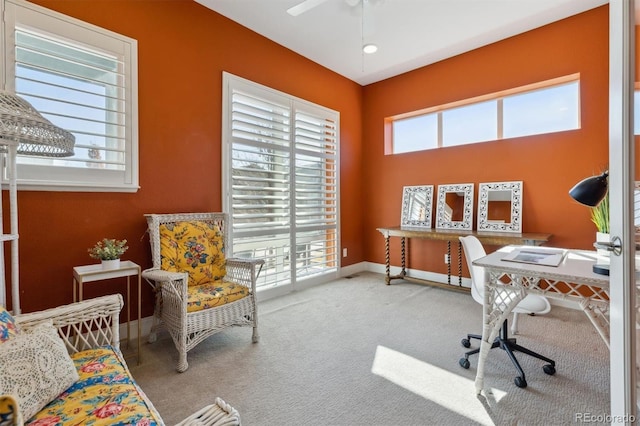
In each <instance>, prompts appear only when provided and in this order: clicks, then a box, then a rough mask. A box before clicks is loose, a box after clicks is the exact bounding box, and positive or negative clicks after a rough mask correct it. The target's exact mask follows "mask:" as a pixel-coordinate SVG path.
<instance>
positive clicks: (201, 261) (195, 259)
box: [160, 221, 226, 286]
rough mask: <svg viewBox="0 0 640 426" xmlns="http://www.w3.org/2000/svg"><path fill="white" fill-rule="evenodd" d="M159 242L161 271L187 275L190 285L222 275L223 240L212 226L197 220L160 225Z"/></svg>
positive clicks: (211, 280) (215, 278)
mask: <svg viewBox="0 0 640 426" xmlns="http://www.w3.org/2000/svg"><path fill="white" fill-rule="evenodd" d="M160 241H161V244H160V259H161V267H162V269H163V270H165V271H171V272H187V273H188V274H189V285H190V286H193V285H202V284H207V283H211V282H213V281H216V280H220V279H222V278H223V277H224V276H225V275H226V267H225V262H226V260H225V256H224V239H223V236H222V233H221V232H220V229H219V228H218V227H217V226H216V225H213V224H208V223H205V222H199V221H193V222H175V223H172V224H166V225H165V224H163V225H160Z"/></svg>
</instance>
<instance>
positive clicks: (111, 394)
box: [27, 347, 163, 426]
mask: <svg viewBox="0 0 640 426" xmlns="http://www.w3.org/2000/svg"><path fill="white" fill-rule="evenodd" d="M71 357H72V358H73V362H74V364H75V366H76V368H77V370H78V375H79V376H80V378H79V380H78V381H77V382H76V383H74V384H73V385H71V386H70V387H69V388H68V389H67V390H66V391H64V392H63V393H62V394H61V395H60V396H59V397H58V398H56V399H54V400H53V401H51V402H50V403H49V404H48V405H47V406H46V407H44V408H43V409H42V410H41V411H40V412H39V413H37V414H36V415H35V416H33V417H32V418H31V419H29V422H27V424H28V425H31V426H43V425H92V426H98V425H138V426H142V425H144V426H153V425H161V424H163V422H162V420H161V418H160V415H159V414H158V413H157V411H156V410H155V408H154V407H153V406H149V405H148V404H147V403H146V402H145V399H144V398H143V395H144V393H143V392H142V389H140V388H139V387H138V385H137V384H136V383H135V382H134V380H133V378H132V377H131V374H130V373H129V370H128V368H127V366H126V364H125V362H124V360H123V359H122V355H121V354H120V352H119V351H117V350H114V349H113V348H111V347H103V348H98V349H89V350H86V351H82V352H78V353H76V354H73V355H72V356H71Z"/></svg>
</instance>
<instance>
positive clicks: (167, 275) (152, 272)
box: [142, 268, 189, 282]
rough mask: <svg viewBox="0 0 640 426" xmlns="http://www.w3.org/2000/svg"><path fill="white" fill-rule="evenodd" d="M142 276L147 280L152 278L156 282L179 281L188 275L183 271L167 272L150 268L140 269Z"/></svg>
mask: <svg viewBox="0 0 640 426" xmlns="http://www.w3.org/2000/svg"><path fill="white" fill-rule="evenodd" d="M142 277H143V278H145V279H147V280H153V281H158V282H163V281H180V280H182V279H185V278H187V279H188V277H189V275H188V274H186V273H184V272H169V271H165V270H163V269H160V268H150V269H145V270H144V271H142Z"/></svg>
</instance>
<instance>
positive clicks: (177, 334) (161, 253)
mask: <svg viewBox="0 0 640 426" xmlns="http://www.w3.org/2000/svg"><path fill="white" fill-rule="evenodd" d="M145 216H146V218H147V224H148V231H149V238H150V244H151V256H152V260H153V267H152V268H150V269H147V270H145V271H143V273H142V276H143V277H144V279H145V280H146V281H147V282H149V284H151V286H152V287H153V288H154V289H155V292H156V303H155V311H154V318H153V325H152V328H151V333H150V334H149V341H150V342H153V341H155V340H156V333H157V331H158V330H159V329H160V327H164V328H166V329H167V330H168V332H169V334H170V335H171V338H172V339H173V342H174V344H175V346H176V348H177V349H178V365H177V370H178V371H179V372H183V371H185V370H187V368H188V367H189V364H188V363H187V352H189V351H190V350H191V349H193V348H194V347H195V346H196V345H197V344H198V343H200V342H202V341H203V340H204V339H206V338H207V337H209V336H211V335H212V334H214V333H217V332H219V331H222V330H224V329H225V328H227V327H230V326H250V327H253V336H252V341H253V342H254V343H255V342H257V341H258V338H259V337H258V317H257V312H256V300H255V294H256V280H257V277H258V274H259V273H260V269H261V268H262V264H263V263H264V261H263V260H257V259H229V258H226V257H225V255H224V253H225V248H226V247H227V232H228V230H227V215H226V214H225V213H179V214H148V215H145ZM188 227H198V229H204V231H203V232H204V233H203V234H189V232H191V228H189V230H187V228H188ZM185 233H186V235H190V237H188V238H187V237H185ZM194 235H195V236H194ZM168 253H170V255H171V256H169V255H168ZM185 259H188V261H187V262H186V263H188V264H187V265H185V264H184V263H185V261H184V260H185ZM216 261H217V262H219V264H218V267H219V270H215V271H214V272H211V268H213V266H212V262H216ZM181 262H182V264H181ZM203 269H204V270H205V272H202V271H203ZM194 271H195V272H194ZM194 274H200V275H199V278H195V277H194ZM203 274H204V275H203ZM203 277H204V279H203ZM223 286H224V289H223V288H222V287H223ZM229 286H231V287H232V288H233V290H234V291H233V292H234V293H235V294H234V295H233V297H229V293H228V290H229ZM202 297H204V298H207V297H209V299H207V300H205V301H202V300H198V298H202Z"/></svg>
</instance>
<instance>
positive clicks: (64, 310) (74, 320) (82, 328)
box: [16, 294, 124, 353]
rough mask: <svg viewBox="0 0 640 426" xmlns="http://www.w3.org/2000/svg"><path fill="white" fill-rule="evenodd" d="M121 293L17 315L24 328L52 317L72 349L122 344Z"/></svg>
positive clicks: (61, 335) (68, 346) (69, 349)
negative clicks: (120, 328) (120, 324)
mask: <svg viewBox="0 0 640 426" xmlns="http://www.w3.org/2000/svg"><path fill="white" fill-rule="evenodd" d="M123 304H124V303H123V301H122V296H121V295H120V294H111V295H108V296H102V297H96V298H95V299H88V300H83V301H81V302H76V303H71V304H69V305H63V306H58V307H57V308H51V309H47V310H44V311H38V312H32V313H28V314H22V315H16V323H17V324H18V326H19V327H20V328H21V329H28V328H31V327H34V326H35V325H37V324H40V323H42V322H44V321H47V320H52V322H53V325H54V327H56V328H57V329H58V334H60V337H62V340H63V341H64V342H65V344H66V346H67V350H68V351H69V352H70V353H75V352H80V351H83V350H86V349H93V348H98V347H100V346H105V345H111V346H114V347H115V348H117V349H119V348H120V330H119V317H120V310H121V309H122V306H123Z"/></svg>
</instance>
